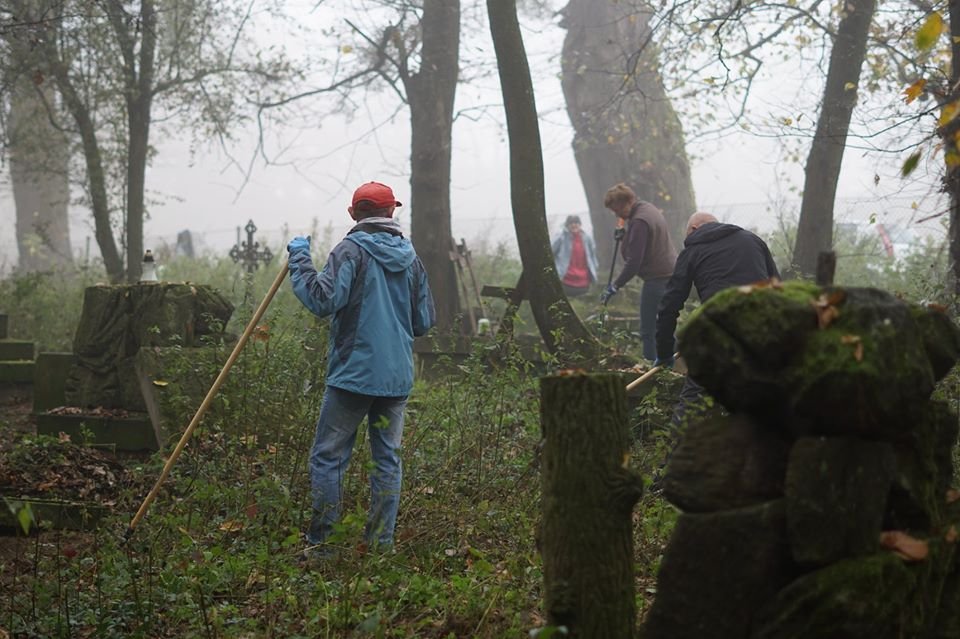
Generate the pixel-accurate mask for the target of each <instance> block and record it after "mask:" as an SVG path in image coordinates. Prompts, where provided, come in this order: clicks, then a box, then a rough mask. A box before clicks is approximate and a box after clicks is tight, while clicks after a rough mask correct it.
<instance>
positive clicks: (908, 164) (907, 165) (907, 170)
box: [900, 151, 920, 177]
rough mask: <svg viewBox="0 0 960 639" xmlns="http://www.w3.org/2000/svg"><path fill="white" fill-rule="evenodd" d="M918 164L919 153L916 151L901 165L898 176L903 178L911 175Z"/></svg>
mask: <svg viewBox="0 0 960 639" xmlns="http://www.w3.org/2000/svg"><path fill="white" fill-rule="evenodd" d="M919 163H920V151H917V152H916V153H914V154H912V155H911V156H910V157H908V158H907V159H906V161H905V162H904V163H903V168H902V169H900V175H902V176H903V177H907V176H908V175H910V174H911V173H913V170H914V169H916V168H917V164H919Z"/></svg>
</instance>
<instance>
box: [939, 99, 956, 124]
mask: <svg viewBox="0 0 960 639" xmlns="http://www.w3.org/2000/svg"><path fill="white" fill-rule="evenodd" d="M958 113H960V101H958V100H954V101H953V102H949V103H947V104H944V105H943V108H942V109H940V126H947V125H948V124H950V122H952V121H953V119H954V118H955V117H957V114H958Z"/></svg>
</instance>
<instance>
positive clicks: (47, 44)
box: [11, 0, 123, 282]
mask: <svg viewBox="0 0 960 639" xmlns="http://www.w3.org/2000/svg"><path fill="white" fill-rule="evenodd" d="M11 4H12V6H13V8H14V10H15V11H16V12H17V13H18V14H20V15H31V10H33V9H36V5H35V4H31V2H27V1H26V0H15V1H14V2H12V3H11ZM49 11H51V12H56V13H48V14H46V15H47V18H46V19H45V20H43V21H40V22H37V23H36V27H37V32H38V33H37V37H35V38H32V40H31V43H30V44H31V46H32V47H33V48H32V53H33V55H36V56H37V57H38V63H37V65H38V68H37V71H38V72H42V73H45V74H46V75H47V76H48V77H51V78H52V79H53V83H54V84H55V85H56V88H57V91H58V92H59V94H60V98H61V99H62V100H63V107H64V108H65V109H66V110H67V112H68V113H69V114H70V117H71V118H72V119H73V121H74V123H75V124H76V127H77V132H78V134H79V136H80V142H81V145H82V149H83V157H84V161H85V165H86V171H87V187H88V195H89V197H90V208H91V210H92V214H93V222H94V235H95V237H96V240H97V245H98V246H99V248H100V255H101V256H102V258H103V266H104V268H105V269H106V271H107V276H108V277H109V278H110V280H111V281H112V282H120V281H122V280H123V259H122V257H121V256H120V252H119V251H118V250H117V244H116V241H115V240H114V237H113V228H112V225H111V220H110V203H109V198H108V197H107V183H106V179H107V178H106V172H105V170H104V165H103V156H102V154H101V152H100V145H99V143H98V142H97V129H96V126H95V125H94V122H93V117H92V116H91V113H90V109H89V108H88V106H87V104H86V103H85V102H84V101H83V98H82V97H81V95H80V93H79V92H78V91H77V88H76V86H75V85H74V83H73V81H72V79H71V77H70V72H69V69H68V67H67V63H66V62H64V60H63V59H62V58H61V55H60V54H61V52H60V50H59V49H58V48H57V47H58V43H59V38H58V37H57V30H58V24H59V22H61V21H65V20H67V19H68V17H67V16H66V15H64V12H65V11H66V7H65V6H64V5H63V4H62V3H61V4H51V6H50V9H49ZM37 77H42V75H41V74H39V73H38V76H37Z"/></svg>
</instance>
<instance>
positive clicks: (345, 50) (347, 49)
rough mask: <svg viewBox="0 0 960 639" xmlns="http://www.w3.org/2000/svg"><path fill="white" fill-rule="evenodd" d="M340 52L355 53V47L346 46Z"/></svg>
mask: <svg viewBox="0 0 960 639" xmlns="http://www.w3.org/2000/svg"><path fill="white" fill-rule="evenodd" d="M340 51H342V52H343V53H353V47H352V46H350V45H349V44H345V45H343V46H342V47H340Z"/></svg>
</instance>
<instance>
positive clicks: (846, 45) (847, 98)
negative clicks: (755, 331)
mask: <svg viewBox="0 0 960 639" xmlns="http://www.w3.org/2000/svg"><path fill="white" fill-rule="evenodd" d="M843 6H844V7H845V13H844V15H843V17H842V18H841V20H840V25H839V26H838V27H837V35H836V38H835V39H834V42H833V49H832V50H831V51H830V66H829V67H828V69H827V83H826V86H825V87H824V90H823V106H822V107H821V108H820V118H819V119H818V120H817V130H816V132H815V133H814V136H813V144H812V145H811V147H810V155H809V156H807V165H806V179H805V180H804V183H803V201H802V203H801V205H800V221H799V224H798V226H797V242H796V245H795V247H794V249H793V262H794V263H793V267H792V268H791V269H790V271H791V272H792V273H793V274H794V275H798V276H803V275H813V274H814V273H815V272H816V269H817V256H818V255H819V254H820V252H821V251H829V250H830V249H831V247H832V245H833V206H834V200H835V199H836V195H837V181H838V180H839V178H840V165H841V162H842V161H843V150H844V147H845V146H846V144H847V133H848V131H849V129H850V117H851V115H852V113H853V108H854V106H856V104H857V85H858V84H859V81H860V68H861V66H862V65H863V59H864V56H865V55H866V51H867V34H868V33H869V30H870V23H871V22H872V21H873V13H874V10H875V9H876V0H847V2H846V3H845V4H844V5H843Z"/></svg>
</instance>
